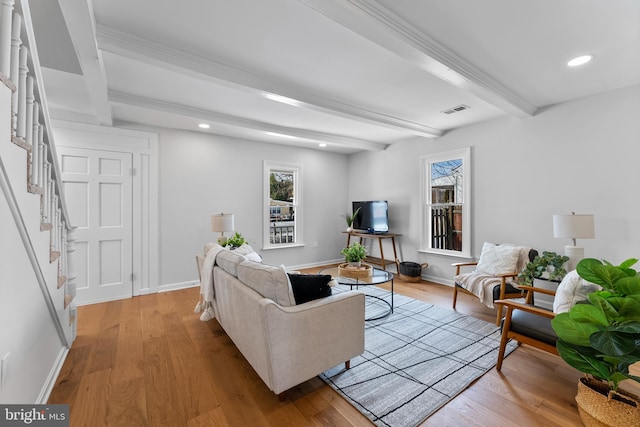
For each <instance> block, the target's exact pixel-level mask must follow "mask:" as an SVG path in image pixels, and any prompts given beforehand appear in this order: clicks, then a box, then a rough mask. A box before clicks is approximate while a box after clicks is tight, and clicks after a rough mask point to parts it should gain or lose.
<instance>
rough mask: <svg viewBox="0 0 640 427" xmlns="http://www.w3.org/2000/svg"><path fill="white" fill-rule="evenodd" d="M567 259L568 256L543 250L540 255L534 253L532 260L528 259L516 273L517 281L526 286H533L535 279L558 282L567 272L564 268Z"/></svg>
mask: <svg viewBox="0 0 640 427" xmlns="http://www.w3.org/2000/svg"><path fill="white" fill-rule="evenodd" d="M567 261H569V257H568V256H564V255H558V254H557V253H555V252H549V251H544V252H542V256H540V255H536V257H535V258H534V259H533V261H529V262H528V263H527V264H526V265H525V266H524V268H523V269H522V271H520V273H519V274H518V281H519V282H520V284H522V285H526V286H533V283H534V281H535V279H543V280H550V281H552V282H560V281H561V280H562V278H563V277H564V276H565V275H566V274H567V270H566V269H565V268H564V265H565V263H566V262H567Z"/></svg>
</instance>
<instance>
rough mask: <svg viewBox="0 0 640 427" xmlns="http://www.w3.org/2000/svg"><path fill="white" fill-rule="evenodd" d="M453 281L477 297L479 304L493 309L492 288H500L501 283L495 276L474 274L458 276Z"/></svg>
mask: <svg viewBox="0 0 640 427" xmlns="http://www.w3.org/2000/svg"><path fill="white" fill-rule="evenodd" d="M453 280H454V281H455V282H456V283H457V284H459V285H460V286H462V287H463V288H465V289H466V290H467V291H469V292H471V293H472V294H474V295H475V296H477V297H478V298H479V299H480V302H481V303H483V304H484V305H486V306H487V307H489V308H493V288H494V287H496V286H500V283H501V282H502V279H500V278H498V277H496V276H491V275H490V274H483V273H476V272H473V273H466V274H459V275H458V276H456V277H454V279H453Z"/></svg>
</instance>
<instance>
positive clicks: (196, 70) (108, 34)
mask: <svg viewBox="0 0 640 427" xmlns="http://www.w3.org/2000/svg"><path fill="white" fill-rule="evenodd" d="M97 40H98V46H99V48H100V49H102V50H105V51H107V52H111V53H114V54H117V55H121V56H124V57H127V58H130V59H134V60H137V61H140V62H143V63H146V64H150V65H154V66H160V67H163V68H165V69H169V70H172V71H176V72H180V73H182V74H186V75H189V76H191V77H193V78H197V79H200V80H205V81H212V82H214V83H217V84H224V85H227V86H231V87H234V88H240V89H242V90H245V91H249V92H251V93H254V94H257V95H260V96H262V95H264V94H265V93H270V94H277V95H281V96H285V97H287V98H292V99H295V100H297V101H299V102H300V107H303V108H307V109H310V110H314V111H320V112H323V113H327V114H331V115H334V116H339V117H343V118H347V119H350V120H356V121H359V122H363V123H367V124H375V125H377V126H381V127H384V128H387V129H393V130H399V131H402V132H404V133H407V134H409V135H416V136H423V137H430V138H434V137H438V136H442V135H443V133H444V132H443V131H442V130H440V129H435V128H432V127H430V126H427V125H424V124H420V123H415V122H410V121H407V120H403V119H401V118H398V117H393V116H390V115H387V114H382V113H378V112H374V111H369V110H366V109H363V108H359V107H357V106H354V105H350V104H347V103H344V102H341V101H337V100H335V99H330V98H327V97H324V96H322V95H319V94H315V93H310V92H308V91H306V90H304V89H302V88H294V87H292V86H290V85H288V84H286V83H283V82H275V81H272V80H268V79H265V78H263V77H260V76H258V75H257V73H254V72H252V71H249V70H246V69H242V68H239V67H236V66H233V65H229V64H224V63H221V62H218V61H214V60H211V59H209V58H205V57H203V56H200V55H195V54H192V53H189V52H186V51H184V50H180V49H176V48H173V47H170V46H166V45H163V44H159V43H157V42H154V41H152V40H148V39H144V38H141V37H137V36H133V35H130V34H126V33H123V32H120V31H118V30H114V29H112V28H108V27H105V26H102V25H98V27H97Z"/></svg>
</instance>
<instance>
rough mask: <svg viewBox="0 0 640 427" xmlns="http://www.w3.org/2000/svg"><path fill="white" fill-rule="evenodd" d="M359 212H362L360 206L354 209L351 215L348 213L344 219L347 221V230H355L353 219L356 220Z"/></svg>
mask: <svg viewBox="0 0 640 427" xmlns="http://www.w3.org/2000/svg"><path fill="white" fill-rule="evenodd" d="M358 212H360V208H358V209H356V210H355V211H353V213H352V214H351V215H349V214H346V215H345V216H344V219H345V220H346V221H347V231H349V232H350V231H353V221H355V220H356V216H358Z"/></svg>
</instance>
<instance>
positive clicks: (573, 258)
mask: <svg viewBox="0 0 640 427" xmlns="http://www.w3.org/2000/svg"><path fill="white" fill-rule="evenodd" d="M564 254H565V255H566V256H568V257H569V261H567V271H571V270H575V269H576V265H577V264H578V262H580V260H581V259H582V258H584V248H581V247H580V246H565V247H564Z"/></svg>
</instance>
